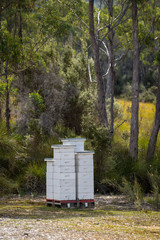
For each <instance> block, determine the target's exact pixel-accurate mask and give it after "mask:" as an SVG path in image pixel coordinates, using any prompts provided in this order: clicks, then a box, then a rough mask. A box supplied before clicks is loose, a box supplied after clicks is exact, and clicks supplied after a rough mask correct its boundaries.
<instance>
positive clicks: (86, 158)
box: [75, 153, 93, 168]
mask: <svg viewBox="0 0 160 240" xmlns="http://www.w3.org/2000/svg"><path fill="white" fill-rule="evenodd" d="M75 164H76V165H77V166H82V165H85V166H90V167H91V168H93V153H91V154H83V153H76V154H75Z"/></svg>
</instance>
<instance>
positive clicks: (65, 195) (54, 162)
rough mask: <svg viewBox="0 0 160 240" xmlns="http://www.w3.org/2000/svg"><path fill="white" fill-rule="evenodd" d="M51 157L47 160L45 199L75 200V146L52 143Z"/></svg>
mask: <svg viewBox="0 0 160 240" xmlns="http://www.w3.org/2000/svg"><path fill="white" fill-rule="evenodd" d="M51 148H53V155H54V158H53V159H45V161H47V173H46V184H47V187H46V192H47V199H52V200H53V201H54V200H56V201H57V200H58V201H61V200H76V174H75V153H74V149H75V146H72V145H69V146H68V145H67V146H63V145H52V146H51Z"/></svg>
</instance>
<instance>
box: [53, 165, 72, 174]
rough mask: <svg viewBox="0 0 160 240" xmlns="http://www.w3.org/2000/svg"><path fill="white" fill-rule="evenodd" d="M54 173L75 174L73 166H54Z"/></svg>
mask: <svg viewBox="0 0 160 240" xmlns="http://www.w3.org/2000/svg"><path fill="white" fill-rule="evenodd" d="M53 170H54V173H75V166H74V165H72V166H70V165H67V166H66V165H65V166H64V165H62V166H61V165H55V166H54V167H53Z"/></svg>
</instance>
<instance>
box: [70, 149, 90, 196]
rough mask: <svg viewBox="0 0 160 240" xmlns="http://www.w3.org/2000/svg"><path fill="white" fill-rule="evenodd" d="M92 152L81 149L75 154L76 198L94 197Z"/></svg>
mask: <svg viewBox="0 0 160 240" xmlns="http://www.w3.org/2000/svg"><path fill="white" fill-rule="evenodd" d="M93 154H94V152H90V151H83V152H77V153H76V154H75V165H76V191H77V199H79V200H84V199H85V200H87V199H94V172H93Z"/></svg>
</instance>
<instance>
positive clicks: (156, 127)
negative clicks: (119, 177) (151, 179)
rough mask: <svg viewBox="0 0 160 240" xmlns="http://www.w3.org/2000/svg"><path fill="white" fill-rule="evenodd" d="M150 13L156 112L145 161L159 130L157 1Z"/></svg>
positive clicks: (159, 16)
mask: <svg viewBox="0 0 160 240" xmlns="http://www.w3.org/2000/svg"><path fill="white" fill-rule="evenodd" d="M150 7H151V8H150V12H151V33H152V49H153V50H154V51H153V52H154V58H155V59H154V64H155V65H156V67H157V72H158V81H157V97H156V111H155V118H154V123H153V127H152V131H151V136H150V140H149V144H148V149H147V160H148V161H149V160H152V159H153V158H154V154H155V149H156V143H157V137H158V133H159V130H160V37H159V33H160V32H159V24H160V4H159V1H157V0H153V1H151V3H150Z"/></svg>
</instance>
